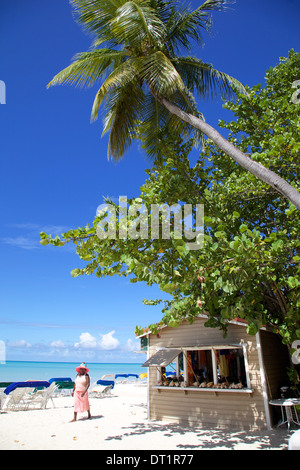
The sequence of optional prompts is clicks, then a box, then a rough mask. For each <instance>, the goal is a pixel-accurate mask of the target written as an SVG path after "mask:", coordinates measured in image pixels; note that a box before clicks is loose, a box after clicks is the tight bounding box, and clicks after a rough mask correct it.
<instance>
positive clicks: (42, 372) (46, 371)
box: [0, 361, 146, 383]
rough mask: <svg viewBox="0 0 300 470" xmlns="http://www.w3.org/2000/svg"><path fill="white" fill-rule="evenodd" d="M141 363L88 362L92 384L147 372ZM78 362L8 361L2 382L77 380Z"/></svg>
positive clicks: (1, 370) (0, 365) (0, 375)
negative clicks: (111, 375) (105, 376)
mask: <svg viewBox="0 0 300 470" xmlns="http://www.w3.org/2000/svg"><path fill="white" fill-rule="evenodd" d="M141 365H142V362H141V363H126V362H117V363H109V362H108V363H101V362H97V363H95V362H87V367H88V368H89V370H90V371H89V376H90V379H91V383H94V382H96V381H97V380H99V379H101V377H102V376H103V375H108V374H137V375H140V374H141V373H142V372H146V370H145V368H144V367H141ZM78 366H79V363H78V362H42V361H6V362H5V363H0V382H23V381H27V380H50V379H51V378H53V377H70V378H71V379H72V381H74V380H75V378H76V375H77V372H76V370H75V369H76V367H78Z"/></svg>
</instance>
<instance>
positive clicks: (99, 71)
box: [48, 0, 244, 160]
mask: <svg viewBox="0 0 300 470" xmlns="http://www.w3.org/2000/svg"><path fill="white" fill-rule="evenodd" d="M228 3H230V2H228V1H226V0H207V1H206V2H204V3H203V4H202V5H201V6H199V7H198V8H197V9H196V10H190V9H188V8H184V7H180V6H179V5H178V3H177V2H176V1H175V0H170V1H164V0H129V1H128V0H71V4H72V6H73V8H74V15H75V17H76V20H77V21H78V22H79V23H80V24H81V25H82V26H83V27H84V29H85V30H87V32H89V33H91V35H92V37H93V45H92V48H91V50H90V51H88V52H81V53H79V54H77V55H76V56H75V57H74V60H73V62H72V64H71V65H69V66H68V67H66V68H65V69H64V70H62V71H61V72H59V73H58V74H57V75H56V76H55V77H54V78H53V79H52V81H51V82H50V83H49V85H48V86H52V85H57V84H62V83H69V84H76V85H79V86H87V87H91V86H93V85H95V84H96V82H100V88H99V90H98V92H97V94H96V97H95V101H94V104H93V108H92V114H91V119H92V120H95V119H97V118H98V113H99V108H100V106H101V104H102V102H103V100H105V117H104V129H103V133H106V132H109V142H108V158H113V159H115V160H118V159H120V158H122V157H123V155H124V153H125V151H126V150H127V149H128V148H129V146H130V144H131V142H132V140H133V139H134V138H136V137H137V135H139V136H141V137H142V138H143V140H144V142H145V145H146V147H147V149H148V152H149V151H150V152H149V153H150V154H152V156H153V157H155V156H157V152H158V147H159V143H160V141H161V138H162V136H163V135H164V134H165V133H166V132H168V128H171V129H172V131H173V132H174V130H176V132H178V133H190V132H193V135H194V137H195V138H199V136H200V134H201V133H200V132H199V131H197V130H196V129H195V128H194V127H192V126H191V125H190V124H188V123H186V122H184V121H182V119H180V118H179V117H177V116H175V115H174V114H170V113H169V111H168V110H167V109H166V108H165V107H164V106H163V105H162V104H161V103H159V102H158V100H157V99H155V97H156V98H157V96H163V97H164V98H166V99H168V100H169V101H171V102H172V103H173V104H175V105H177V106H178V107H180V109H182V110H184V111H186V112H188V113H191V114H193V115H194V116H198V117H199V116H201V114H200V113H199V112H198V111H197V107H196V101H195V96H196V94H200V96H201V97H207V96H211V97H214V95H215V94H216V93H221V94H222V95H223V96H225V97H226V98H228V97H229V96H230V95H231V94H232V91H233V89H235V90H239V91H244V88H243V86H242V85H241V83H240V82H239V81H238V80H236V79H234V78H233V77H231V76H229V75H227V74H226V73H223V72H219V71H217V70H215V69H214V68H213V67H212V65H210V64H207V63H204V62H202V61H201V60H200V59H198V58H196V57H193V56H192V55H191V44H196V45H201V46H202V45H203V40H202V35H201V32H202V31H209V30H210V27H211V12H212V11H213V10H223V9H224V8H225V7H226V4H228ZM183 53H185V54H186V55H182V54H183ZM201 117H202V116H201Z"/></svg>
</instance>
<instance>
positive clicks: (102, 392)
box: [91, 385, 113, 398]
mask: <svg viewBox="0 0 300 470" xmlns="http://www.w3.org/2000/svg"><path fill="white" fill-rule="evenodd" d="M112 388H113V387H112V385H107V386H106V387H104V388H103V389H101V388H100V387H97V386H96V387H94V388H93V389H92V391H91V397H93V398H104V397H112V393H111V391H112Z"/></svg>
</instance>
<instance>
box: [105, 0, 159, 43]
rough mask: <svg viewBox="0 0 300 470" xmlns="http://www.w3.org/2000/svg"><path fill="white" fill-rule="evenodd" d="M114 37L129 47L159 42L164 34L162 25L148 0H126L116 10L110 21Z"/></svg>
mask: <svg viewBox="0 0 300 470" xmlns="http://www.w3.org/2000/svg"><path fill="white" fill-rule="evenodd" d="M111 27H112V32H113V34H114V37H115V38H117V40H119V42H120V43H123V44H130V46H131V47H135V46H137V45H138V46H141V44H142V43H143V42H144V41H145V40H146V41H147V44H148V45H149V44H157V42H158V43H161V41H162V39H163V36H164V25H163V23H162V22H161V21H160V19H159V18H158V17H157V15H156V14H155V12H154V11H153V9H152V8H150V6H149V1H148V0H131V1H127V2H126V3H124V5H122V6H121V7H119V8H118V9H117V11H116V16H115V18H114V19H113V20H112V21H111Z"/></svg>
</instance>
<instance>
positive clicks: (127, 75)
mask: <svg viewBox="0 0 300 470" xmlns="http://www.w3.org/2000/svg"><path fill="white" fill-rule="evenodd" d="M137 72H138V71H137V67H136V62H135V61H134V59H127V60H126V62H123V63H122V64H120V65H119V66H118V67H116V68H115V69H114V70H113V71H112V72H111V74H110V75H109V76H108V77H107V79H106V80H105V82H104V83H103V84H102V86H101V87H100V89H99V90H98V92H97V94H96V97H95V100H94V103H93V108H92V113H91V120H92V121H95V120H96V119H97V118H98V112H99V108H100V106H101V103H102V101H103V99H104V97H105V96H106V94H107V93H111V92H112V90H114V89H117V88H118V87H120V86H122V85H123V86H124V87H126V86H127V85H128V84H129V83H130V82H132V81H135V77H136V75H137Z"/></svg>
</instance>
